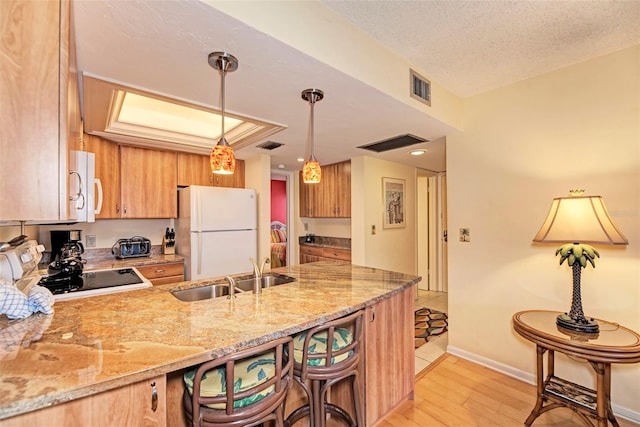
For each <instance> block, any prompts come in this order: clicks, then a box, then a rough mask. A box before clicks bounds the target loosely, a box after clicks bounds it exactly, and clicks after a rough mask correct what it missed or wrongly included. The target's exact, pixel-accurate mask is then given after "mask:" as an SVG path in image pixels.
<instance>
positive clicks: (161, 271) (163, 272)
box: [136, 261, 184, 285]
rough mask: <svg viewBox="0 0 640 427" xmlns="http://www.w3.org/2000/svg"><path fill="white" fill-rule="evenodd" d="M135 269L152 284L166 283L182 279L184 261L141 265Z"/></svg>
mask: <svg viewBox="0 0 640 427" xmlns="http://www.w3.org/2000/svg"><path fill="white" fill-rule="evenodd" d="M136 269H138V271H139V272H140V274H142V275H143V276H144V277H145V278H146V279H147V280H149V281H150V282H151V283H152V284H154V285H166V284H168V283H176V282H182V281H183V280H184V262H182V261H178V262H167V263H162V264H151V265H141V266H137V267H136Z"/></svg>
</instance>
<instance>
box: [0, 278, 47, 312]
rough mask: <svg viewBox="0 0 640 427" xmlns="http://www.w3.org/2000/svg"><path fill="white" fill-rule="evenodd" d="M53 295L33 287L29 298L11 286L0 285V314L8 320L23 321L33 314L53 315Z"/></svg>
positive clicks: (39, 287)
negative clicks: (4, 315)
mask: <svg viewBox="0 0 640 427" xmlns="http://www.w3.org/2000/svg"><path fill="white" fill-rule="evenodd" d="M53 303H54V299H53V294H52V293H51V291H50V290H49V289H47V288H44V287H42V286H38V285H34V286H32V287H31V289H30V290H29V296H27V295H25V294H24V293H22V292H21V291H20V290H19V289H17V288H16V287H15V286H12V285H0V314H6V315H7V317H8V318H9V319H24V318H26V317H29V316H31V315H32V314H33V313H37V312H40V313H44V314H53Z"/></svg>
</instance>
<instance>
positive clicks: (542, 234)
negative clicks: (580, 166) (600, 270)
mask: <svg viewBox="0 0 640 427" xmlns="http://www.w3.org/2000/svg"><path fill="white" fill-rule="evenodd" d="M583 193H584V190H571V191H570V192H569V194H570V196H569V197H557V198H555V199H553V202H552V203H551V208H550V209H549V213H548V214H547V218H546V219H545V221H544V223H543V224H542V227H541V228H540V231H538V234H536V237H534V239H533V241H534V242H542V243H564V244H563V245H562V246H560V247H559V248H558V249H557V250H556V255H560V264H561V265H562V263H563V262H564V261H565V260H566V261H567V264H568V265H569V266H570V267H571V268H572V272H573V299H572V301H571V310H570V311H569V313H568V314H567V313H564V314H561V315H559V316H558V317H557V319H556V324H557V325H558V326H560V327H562V328H565V329H569V330H572V331H578V332H586V333H595V332H598V331H599V327H598V322H596V320H595V319H592V318H586V317H585V315H584V312H583V311H582V297H581V295H580V293H581V291H580V273H581V269H582V268H586V267H587V264H591V266H592V267H594V268H595V266H596V264H595V258H596V257H600V254H599V253H598V251H597V250H596V249H595V248H594V247H593V246H590V245H587V244H586V243H596V244H605V245H627V244H629V242H628V241H627V239H626V238H625V237H624V236H623V235H622V233H621V232H620V231H619V230H618V229H617V228H616V226H615V224H614V223H613V221H611V217H609V213H608V212H607V208H606V207H605V205H604V201H603V200H602V197H600V196H583Z"/></svg>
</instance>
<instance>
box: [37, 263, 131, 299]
mask: <svg viewBox="0 0 640 427" xmlns="http://www.w3.org/2000/svg"><path fill="white" fill-rule="evenodd" d="M141 283H144V281H143V280H142V279H141V278H140V276H138V274H137V273H136V272H135V271H134V270H133V269H132V268H121V269H115V270H97V271H87V272H84V273H82V274H79V275H75V274H72V275H67V274H63V273H59V274H53V275H50V276H45V277H43V278H42V279H41V280H40V282H39V283H38V284H39V285H40V286H44V287H45V288H47V289H49V290H50V291H51V293H52V294H54V295H57V294H65V293H69V292H80V291H91V290H96V289H104V288H112V287H116V286H124V285H136V284H141Z"/></svg>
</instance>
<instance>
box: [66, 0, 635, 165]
mask: <svg viewBox="0 0 640 427" xmlns="http://www.w3.org/2000/svg"><path fill="white" fill-rule="evenodd" d="M207 2H208V3H205V2H201V1H197V0H181V1H175V0H170V1H155V0H137V1H108V0H75V1H74V2H73V3H72V4H73V7H74V14H75V25H76V39H77V40H76V42H77V49H78V52H77V53H78V55H77V56H78V67H79V69H80V71H81V72H88V73H92V74H94V75H97V76H102V77H105V78H107V79H111V80H114V81H117V82H120V83H123V84H126V85H129V86H134V87H139V88H144V89H147V90H150V91H154V92H158V93H162V94H165V95H168V96H171V97H175V98H178V99H182V100H187V101H190V102H194V103H198V104H202V105H207V106H213V107H217V106H219V77H218V75H217V73H216V72H215V71H214V70H212V69H211V68H210V67H209V65H208V64H207V55H208V54H209V53H210V52H212V51H218V50H226V51H228V52H230V53H232V54H234V55H235V56H237V57H238V58H239V60H240V65H239V68H238V70H237V71H235V72H234V73H232V74H230V75H229V76H228V77H227V80H226V83H227V90H226V93H227V102H226V107H227V110H228V111H231V112H236V113H239V114H244V115H248V116H252V117H255V118H258V119H263V120H267V121H270V122H274V123H279V124H283V125H285V126H287V129H286V130H284V131H283V132H280V133H278V134H276V135H273V136H272V137H271V138H269V139H271V140H274V141H276V142H280V143H283V144H284V145H283V146H282V147H280V148H277V149H276V150H273V151H271V152H266V151H264V150H262V149H260V148H256V147H247V148H243V149H240V150H239V152H238V153H237V155H238V157H239V158H248V157H251V156H253V155H255V154H258V153H268V154H270V155H271V164H272V166H273V167H274V168H276V167H277V166H278V165H280V164H282V165H283V166H284V168H285V169H286V170H298V169H300V167H301V164H300V163H298V162H296V158H298V157H307V156H308V148H307V144H306V137H307V126H308V111H309V109H308V104H306V103H305V102H304V101H303V100H302V99H301V98H300V92H301V91H302V90H303V89H307V88H309V87H316V88H320V89H322V90H324V91H325V98H324V99H323V100H322V102H320V103H318V104H316V107H315V112H316V114H315V117H316V120H315V135H316V138H315V141H316V149H315V154H316V157H317V158H318V160H319V161H320V163H321V164H328V163H333V162H337V161H341V160H345V159H348V158H351V157H355V156H360V155H364V154H366V155H371V156H372V157H376V158H383V159H387V160H391V161H395V162H400V163H404V164H408V165H411V166H415V167H418V168H422V169H427V170H433V171H444V170H445V139H446V135H448V134H450V133H451V132H452V131H453V129H452V128H451V127H449V126H447V125H445V124H443V123H442V122H440V121H438V120H435V119H434V118H432V117H430V116H428V115H426V114H425V113H424V112H422V111H420V110H418V109H416V108H413V107H411V106H410V105H408V104H407V103H405V102H401V101H399V100H397V99H394V98H393V97H391V96H389V95H388V94H386V93H384V92H382V91H381V90H378V89H376V88H374V87H371V86H370V85H367V84H365V83H363V82H362V81H360V80H358V79H357V78H355V77H353V76H350V75H346V74H345V73H343V72H340V71H338V70H336V68H334V67H332V64H327V63H325V62H322V61H320V60H318V59H316V58H313V57H312V56H310V55H308V54H306V53H304V52H301V51H300V50H297V49H295V48H293V47H292V46H290V45H288V44H286V43H283V42H282V41H279V40H278V39H277V38H275V37H272V36H270V35H268V34H265V33H263V32H260V31H258V30H257V29H255V28H253V27H251V26H250V25H248V24H246V23H244V22H241V21H239V20H237V19H234V18H232V17H230V16H229V15H228V14H225V13H223V12H221V11H220V10H218V9H217V8H216V7H215V6H216V4H217V3H216V2H213V1H212V0H207ZM209 3H210V4H209ZM223 3H224V2H222V3H220V4H223ZM278 4H279V6H282V5H283V3H281V2H279V3H278ZM317 4H318V5H319V6H320V7H322V5H326V6H328V7H330V8H331V10H333V11H336V12H337V13H338V14H340V15H343V16H344V17H345V18H348V19H349V20H351V21H352V22H353V23H354V25H356V26H357V27H359V28H361V29H362V31H363V32H365V33H368V34H370V35H371V37H373V38H375V39H377V40H378V42H379V43H381V44H384V45H386V46H387V47H389V48H391V50H393V51H395V52H396V53H397V54H398V55H400V56H403V57H405V58H407V60H408V61H409V62H410V63H412V64H415V66H416V68H417V69H419V70H421V72H422V73H424V74H426V75H427V76H428V77H429V78H431V79H432V80H434V81H436V82H439V83H440V84H441V85H442V86H444V87H445V88H447V89H449V90H450V91H452V92H454V93H456V94H458V95H459V96H462V97H464V96H467V95H470V94H475V93H479V92H482V91H485V90H488V89H491V88H496V87H500V86H503V85H506V84H509V83H512V82H515V81H518V80H521V79H524V78H527V77H529V76H532V75H536V74H540V73H544V72H547V71H550V70H553V69H556V68H560V67H563V66H566V65H569V64H572V63H575V62H578V61H582V60H586V59H589V58H592V57H596V56H599V55H602V54H605V53H608V52H611V51H615V50H619V49H622V48H625V47H627V46H629V45H633V44H638V43H640V35H639V31H640V30H639V28H638V27H640V26H638V25H637V23H638V22H640V2H637V1H632V2H609V1H596V2H591V1H576V2H574V1H571V2H559V1H531V2H529V1H526V2H525V1H522V2H520V1H519V2H504V1H499V2H498V1H481V2H460V1H424V2H422V1H420V2H418V1H412V2H407V1H393V2H391V1H389V2H386V1H382V2H381V1H349V2H346V1H345V2H334V1H324V2H323V3H317ZM265 5H266V6H267V9H266V10H269V9H268V7H269V2H268V1H267V2H265V1H245V2H242V6H244V7H247V8H262V9H260V10H265ZM285 5H287V6H286V7H288V8H289V7H290V8H291V9H295V8H296V7H299V6H300V3H297V2H291V3H288V4H285ZM220 7H222V6H220ZM265 13H268V12H265ZM301 24H302V23H300V22H291V25H290V27H291V28H298V27H300V28H301V29H300V31H304V26H303V25H301ZM324 25H331V24H330V23H329V24H327V23H326V22H325V24H324ZM375 59H379V58H375ZM402 134H413V135H417V136H420V137H422V138H426V139H428V140H430V141H431V142H428V143H422V144H419V145H418V146H417V148H427V149H428V150H429V153H428V154H427V155H426V156H421V157H410V156H408V155H407V150H404V149H398V150H393V151H390V152H386V153H380V154H376V153H373V154H371V153H368V152H363V150H361V149H358V148H357V147H358V146H360V145H364V144H370V143H372V142H376V141H380V140H383V139H387V138H391V137H394V136H398V135H402ZM256 145H257V144H256Z"/></svg>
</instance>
